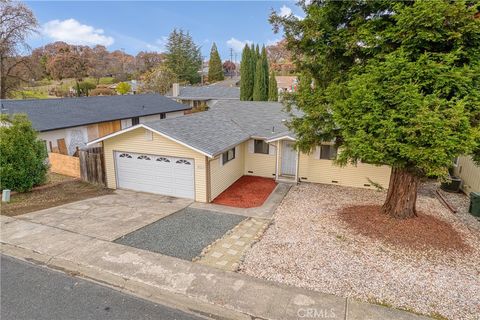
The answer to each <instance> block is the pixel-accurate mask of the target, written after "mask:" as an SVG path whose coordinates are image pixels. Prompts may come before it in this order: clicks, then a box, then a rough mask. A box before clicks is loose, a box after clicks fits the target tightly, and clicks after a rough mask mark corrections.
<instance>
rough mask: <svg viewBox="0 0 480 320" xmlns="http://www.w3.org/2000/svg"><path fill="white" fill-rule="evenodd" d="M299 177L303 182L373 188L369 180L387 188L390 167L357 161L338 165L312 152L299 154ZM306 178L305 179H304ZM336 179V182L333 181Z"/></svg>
mask: <svg viewBox="0 0 480 320" xmlns="http://www.w3.org/2000/svg"><path fill="white" fill-rule="evenodd" d="M299 160H300V167H299V179H300V180H301V181H305V182H315V183H326V184H338V185H343V186H350V187H362V188H365V187H367V188H375V187H374V186H373V185H372V184H371V183H370V182H369V181H368V179H370V180H371V181H373V182H375V183H379V184H380V185H382V186H383V187H384V188H388V184H389V181H390V172H391V168H390V167H388V166H373V165H369V164H364V163H359V164H358V165H357V166H353V165H348V166H346V167H339V166H336V165H334V164H333V161H331V160H321V159H318V158H316V157H315V153H312V154H308V155H307V154H304V153H301V154H300V159H299ZM305 178H306V179H305ZM334 181H336V182H334Z"/></svg>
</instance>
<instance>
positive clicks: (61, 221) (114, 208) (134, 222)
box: [16, 190, 192, 241]
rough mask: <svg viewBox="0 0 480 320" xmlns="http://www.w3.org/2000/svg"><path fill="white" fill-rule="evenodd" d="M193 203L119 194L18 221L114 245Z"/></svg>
mask: <svg viewBox="0 0 480 320" xmlns="http://www.w3.org/2000/svg"><path fill="white" fill-rule="evenodd" d="M191 203H192V201H191V200H187V199H179V198H173V197H168V196H161V195H156V194H149V193H142V192H133V191H126V190H116V191H115V193H113V194H111V195H106V196H101V197H97V198H90V199H86V200H83V201H78V202H74V203H69V204H65V205H62V206H58V207H54V208H49V209H45V210H41V211H36V212H32V213H28V214H25V215H21V216H18V217H16V218H17V219H19V220H27V221H30V222H35V223H39V224H42V225H47V226H51V227H55V228H59V229H63V230H67V231H72V232H76V233H80V234H83V235H86V236H90V237H93V238H97V239H102V240H107V241H112V240H114V239H117V238H119V237H121V236H123V235H125V234H127V233H130V232H132V231H134V230H137V229H139V228H141V227H143V226H145V225H148V224H150V223H152V222H154V221H157V220H159V219H161V218H163V217H165V216H168V215H170V214H172V213H174V212H177V211H179V210H181V209H183V208H185V207H187V206H188V205H190V204H191Z"/></svg>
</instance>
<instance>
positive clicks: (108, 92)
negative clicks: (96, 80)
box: [90, 85, 117, 97]
mask: <svg viewBox="0 0 480 320" xmlns="http://www.w3.org/2000/svg"><path fill="white" fill-rule="evenodd" d="M116 94H117V93H116V92H115V91H114V90H112V89H110V88H106V87H101V86H100V85H99V86H97V88H96V89H93V90H92V91H90V96H92V97H94V96H113V95H116Z"/></svg>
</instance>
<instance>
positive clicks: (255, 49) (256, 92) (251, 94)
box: [240, 44, 278, 101]
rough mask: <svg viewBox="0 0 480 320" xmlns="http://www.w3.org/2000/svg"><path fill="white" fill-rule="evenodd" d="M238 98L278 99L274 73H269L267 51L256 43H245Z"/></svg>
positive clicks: (250, 99)
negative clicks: (249, 44)
mask: <svg viewBox="0 0 480 320" xmlns="http://www.w3.org/2000/svg"><path fill="white" fill-rule="evenodd" d="M240 76H241V77H240V100H244V101H278V89H277V81H276V79H275V73H274V72H273V70H272V72H271V73H269V67H268V59H267V51H266V49H265V46H263V47H262V50H261V51H260V48H259V46H258V44H257V45H256V46H255V45H253V44H252V45H251V46H248V45H245V47H244V48H243V52H242V61H241V64H240Z"/></svg>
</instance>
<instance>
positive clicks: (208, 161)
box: [205, 157, 212, 202]
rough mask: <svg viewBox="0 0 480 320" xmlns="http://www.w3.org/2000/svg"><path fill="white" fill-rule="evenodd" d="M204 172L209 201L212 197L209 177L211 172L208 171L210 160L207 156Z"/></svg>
mask: <svg viewBox="0 0 480 320" xmlns="http://www.w3.org/2000/svg"><path fill="white" fill-rule="evenodd" d="M205 172H206V175H207V177H206V178H207V202H211V201H212V199H211V197H212V182H211V180H212V178H211V173H210V160H209V159H208V157H205Z"/></svg>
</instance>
